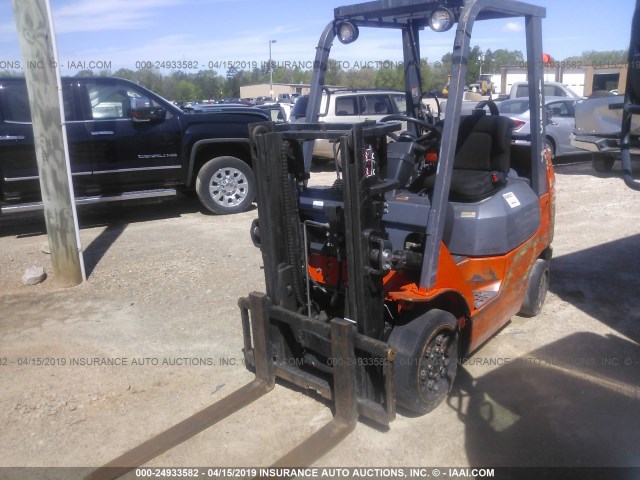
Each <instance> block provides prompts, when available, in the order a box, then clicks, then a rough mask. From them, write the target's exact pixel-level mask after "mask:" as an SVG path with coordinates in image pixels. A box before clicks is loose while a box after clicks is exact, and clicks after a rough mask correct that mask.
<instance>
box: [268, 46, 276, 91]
mask: <svg viewBox="0 0 640 480" xmlns="http://www.w3.org/2000/svg"><path fill="white" fill-rule="evenodd" d="M272 43H276V41H275V40H269V96H270V97H271V100H273V63H272V62H271V44H272Z"/></svg>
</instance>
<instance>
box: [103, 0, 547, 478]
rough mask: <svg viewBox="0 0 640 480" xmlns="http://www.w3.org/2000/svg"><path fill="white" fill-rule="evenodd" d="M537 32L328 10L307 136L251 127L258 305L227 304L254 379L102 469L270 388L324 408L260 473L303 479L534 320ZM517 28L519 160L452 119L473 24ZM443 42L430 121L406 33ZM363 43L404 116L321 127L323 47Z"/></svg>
mask: <svg viewBox="0 0 640 480" xmlns="http://www.w3.org/2000/svg"><path fill="white" fill-rule="evenodd" d="M544 16H545V10H544V8H540V7H537V6H533V5H530V4H526V3H523V2H519V1H513V0H377V1H370V2H366V3H361V4H356V5H351V6H345V7H340V8H336V9H335V11H334V19H333V20H332V21H331V22H330V23H329V24H328V25H327V27H326V28H325V29H324V31H323V33H322V36H321V38H320V41H319V44H318V47H317V51H316V52H317V53H316V58H315V63H314V65H315V68H314V72H313V77H312V87H311V93H310V95H309V97H308V99H307V104H306V123H295V124H275V123H261V124H254V125H252V126H251V127H250V140H251V146H252V153H253V167H254V169H255V173H256V175H255V176H256V185H257V198H258V219H256V220H255V221H254V222H253V224H252V226H251V231H250V234H251V237H252V239H253V242H254V244H255V245H256V246H258V247H259V248H260V250H261V252H262V257H263V261H264V275H265V281H266V293H251V294H250V295H249V296H248V297H245V298H241V299H240V300H239V306H240V312H241V319H242V326H243V332H244V356H245V360H246V363H247V365H248V366H249V367H250V368H251V369H253V370H254V371H255V374H256V377H255V379H254V380H253V381H252V382H251V383H249V384H248V385H246V386H244V387H242V388H241V389H239V390H237V391H236V392H234V393H232V394H231V395H229V396H227V397H225V398H224V399H222V400H220V401H219V402H217V403H216V404H214V405H212V406H210V407H208V408H206V409H205V410H203V411H201V412H199V413H198V414H196V415H195V416H194V417H193V419H196V420H197V422H195V423H197V425H194V422H191V423H188V422H186V421H185V422H182V423H181V424H178V425H176V426H175V427H172V428H171V429H170V430H168V431H167V432H165V434H163V435H161V436H159V437H158V438H157V439H152V440H150V441H148V442H147V443H146V444H144V445H142V446H140V447H139V448H138V449H136V450H134V451H132V452H131V453H130V454H129V455H126V456H123V457H121V458H119V459H116V460H114V462H111V463H110V464H109V465H107V467H110V466H118V465H135V464H140V463H144V462H145V461H148V459H149V458H150V456H151V455H155V454H157V453H158V452H161V451H164V450H165V449H166V447H167V446H168V445H173V444H175V443H177V442H180V441H183V440H184V439H186V438H189V436H192V435H194V434H195V433H197V432H198V431H201V430H203V429H204V428H207V427H208V426H210V425H213V424H214V423H216V422H218V421H220V420H222V419H223V418H225V417H226V416H228V415H230V414H232V413H234V412H235V411H237V410H239V409H241V408H243V407H244V406H246V405H248V404H249V403H251V402H252V401H254V400H256V399H257V398H259V397H260V396H262V395H263V394H265V393H266V392H268V391H270V390H271V389H272V388H273V387H274V385H275V382H276V379H279V380H280V381H282V382H283V383H284V384H288V385H295V386H297V387H300V388H302V389H305V390H311V391H314V392H316V393H317V394H319V395H321V396H322V397H324V398H326V399H328V400H329V401H330V402H331V403H332V405H333V408H334V418H333V420H332V421H331V422H330V423H329V424H327V425H326V426H325V427H323V428H322V429H320V430H319V431H318V432H317V433H316V434H314V435H313V436H312V437H310V438H309V439H308V440H306V441H305V442H303V443H302V444H300V445H299V446H298V447H296V448H295V449H294V450H292V451H291V452H289V453H288V454H287V455H285V456H284V457H282V458H281V459H280V460H278V461H277V462H276V464H275V465H274V466H275V467H296V466H307V465H310V464H311V463H313V462H314V461H316V460H317V459H318V458H319V457H320V456H322V455H323V454H324V453H325V452H326V451H327V450H328V449H331V448H332V447H334V446H335V445H336V444H337V443H338V442H339V441H340V440H341V439H342V438H343V437H345V436H346V435H347V434H348V433H349V432H350V431H351V430H352V429H353V428H354V427H355V425H356V423H357V421H358V419H359V418H366V419H368V420H369V421H372V422H375V423H377V424H380V425H383V426H386V425H388V424H389V423H390V422H391V421H392V420H393V419H394V418H395V416H396V409H397V408H398V410H399V411H403V412H405V413H408V414H410V415H416V414H425V413H427V412H430V411H432V410H434V409H435V408H437V407H438V405H439V404H440V403H441V402H442V401H443V399H444V398H445V397H446V395H447V393H448V392H449V390H450V389H451V386H452V384H453V382H454V379H455V375H456V368H457V366H458V364H459V359H460V358H461V357H464V356H465V355H468V354H469V353H470V352H473V351H474V350H475V349H477V348H478V347H479V346H480V345H482V343H483V342H485V341H486V340H488V339H489V338H490V337H491V336H492V335H494V334H495V333H496V332H497V331H498V330H499V329H500V328H502V327H503V326H504V325H505V324H506V323H507V322H508V321H509V319H510V318H511V317H512V316H514V315H516V314H518V313H519V312H520V313H521V314H523V315H528V316H533V315H536V314H538V313H539V312H540V309H541V308H542V304H543V302H544V299H545V294H546V292H547V286H548V283H549V261H550V260H551V254H552V248H551V242H552V239H553V222H554V173H553V167H552V164H551V159H550V156H549V154H548V152H547V151H545V147H544V145H545V143H544V138H545V135H544V129H545V118H544V115H543V112H544V108H543V106H544V98H543V95H544V93H543V90H542V82H543V64H542V61H540V59H541V58H542V38H541V20H542V18H543V17H544ZM515 18H524V24H525V30H526V31H525V34H526V41H527V58H528V59H529V61H528V78H529V85H530V88H529V100H530V104H531V106H532V108H531V122H532V125H534V126H535V128H533V127H532V128H531V132H532V133H531V139H530V140H531V141H530V145H515V144H512V141H511V134H512V129H513V123H512V120H510V119H509V118H507V117H503V116H500V115H499V114H498V110H497V108H496V105H495V103H493V102H492V101H491V100H488V101H484V102H481V103H480V104H479V105H478V106H477V108H476V109H475V111H474V112H473V114H472V115H469V116H465V117H461V115H460V110H461V102H462V99H463V95H464V91H465V85H464V78H465V74H466V69H467V62H468V57H469V46H470V38H471V34H472V30H473V26H474V24H475V22H476V21H484V20H491V19H505V20H509V21H512V20H513V19H515ZM456 25H457V26H456ZM454 26H456V34H455V39H454V44H453V58H452V60H453V65H452V74H451V82H450V88H449V96H448V101H447V105H446V111H445V112H444V117H443V118H441V115H440V112H435V113H434V112H432V111H431V110H430V109H426V108H425V107H424V104H423V92H422V79H421V76H420V58H421V57H420V38H419V32H420V31H421V30H425V29H428V30H431V31H432V36H437V35H438V34H439V33H440V32H444V31H446V30H448V29H451V28H453V27H454ZM361 28H383V29H392V30H397V31H398V36H399V39H400V40H401V44H402V48H403V55H404V72H405V93H406V95H405V98H406V105H407V108H406V112H405V113H404V114H395V115H390V116H388V117H385V118H384V119H383V121H381V122H378V123H376V122H363V123H357V124H340V123H324V122H322V117H323V115H324V114H326V113H327V112H323V111H321V100H322V91H323V86H324V82H325V75H326V71H327V67H328V65H329V54H330V51H331V46H332V43H333V41H334V40H335V39H336V38H337V39H338V40H339V41H340V42H342V43H345V44H349V43H357V38H358V35H359V30H360V29H361ZM425 36H426V35H425ZM301 101H302V100H299V101H298V103H299V104H300V102H301ZM351 101H352V102H359V101H361V99H360V96H354V97H353V99H351ZM351 106H352V107H353V108H354V109H356V108H359V106H358V105H351ZM336 108H338V107H336ZM340 108H342V107H340ZM354 111H360V110H354ZM388 111H393V110H391V109H389V110H388ZM336 113H338V112H336ZM403 125H405V127H404V128H405V129H404V130H403V129H402V126H403ZM318 139H328V140H330V141H331V142H333V145H334V152H335V166H336V179H335V182H333V184H332V185H330V186H325V187H318V186H311V185H312V184H313V183H314V182H310V181H309V179H310V175H312V174H310V165H311V152H312V150H313V143H314V141H315V140H318ZM160 444H162V445H164V446H163V447H160V446H158V445H160ZM125 470H126V469H121V470H118V472H120V471H125Z"/></svg>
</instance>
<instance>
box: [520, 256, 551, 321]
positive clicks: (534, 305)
mask: <svg viewBox="0 0 640 480" xmlns="http://www.w3.org/2000/svg"><path fill="white" fill-rule="evenodd" d="M548 289H549V261H548V260H545V259H543V258H539V259H538V260H536V263H534V265H533V268H532V269H531V274H529V282H528V283H527V291H526V293H525V295H524V301H523V302H522V307H520V311H519V312H518V315H520V316H523V317H535V316H536V315H538V314H539V313H540V311H541V310H542V305H543V304H544V299H545V298H546V297H547V290H548Z"/></svg>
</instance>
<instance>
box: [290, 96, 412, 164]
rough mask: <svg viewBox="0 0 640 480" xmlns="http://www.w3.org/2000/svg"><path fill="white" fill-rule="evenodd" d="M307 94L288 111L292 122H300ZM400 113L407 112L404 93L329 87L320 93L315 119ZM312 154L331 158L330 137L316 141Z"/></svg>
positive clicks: (353, 120) (349, 120)
mask: <svg viewBox="0 0 640 480" xmlns="http://www.w3.org/2000/svg"><path fill="white" fill-rule="evenodd" d="M308 102H309V96H308V95H303V96H301V97H300V98H299V99H298V101H297V102H296V105H295V106H294V107H293V110H292V112H291V122H292V123H303V122H304V121H305V116H306V112H307V104H308ZM396 113H400V114H403V115H406V114H407V99H406V97H405V94H404V92H396V91H393V90H329V91H325V92H323V93H322V102H321V103H320V115H319V118H318V121H320V122H323V123H360V122H364V121H366V120H375V121H379V120H380V119H381V118H383V117H385V116H387V115H392V114H396ZM313 156H314V157H319V158H325V159H326V158H328V159H333V145H332V144H331V142H330V141H329V140H316V141H315V145H314V147H313Z"/></svg>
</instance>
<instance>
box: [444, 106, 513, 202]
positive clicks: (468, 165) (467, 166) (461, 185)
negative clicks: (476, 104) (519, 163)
mask: <svg viewBox="0 0 640 480" xmlns="http://www.w3.org/2000/svg"><path fill="white" fill-rule="evenodd" d="M512 132H513V120H511V119H510V118H508V117H502V116H498V115H483V116H475V115H472V116H469V117H467V118H465V119H464V120H463V121H462V122H461V123H460V132H459V134H458V146H457V147H456V158H455V160H454V162H453V176H452V178H451V190H450V194H449V197H450V199H451V200H457V201H463V202H464V201H467V202H473V201H478V200H482V199H483V198H485V197H488V196H489V195H491V194H492V193H493V192H495V191H496V190H499V189H501V188H502V187H504V186H505V185H506V184H507V175H508V173H509V168H510V161H509V157H510V153H511V134H512Z"/></svg>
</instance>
